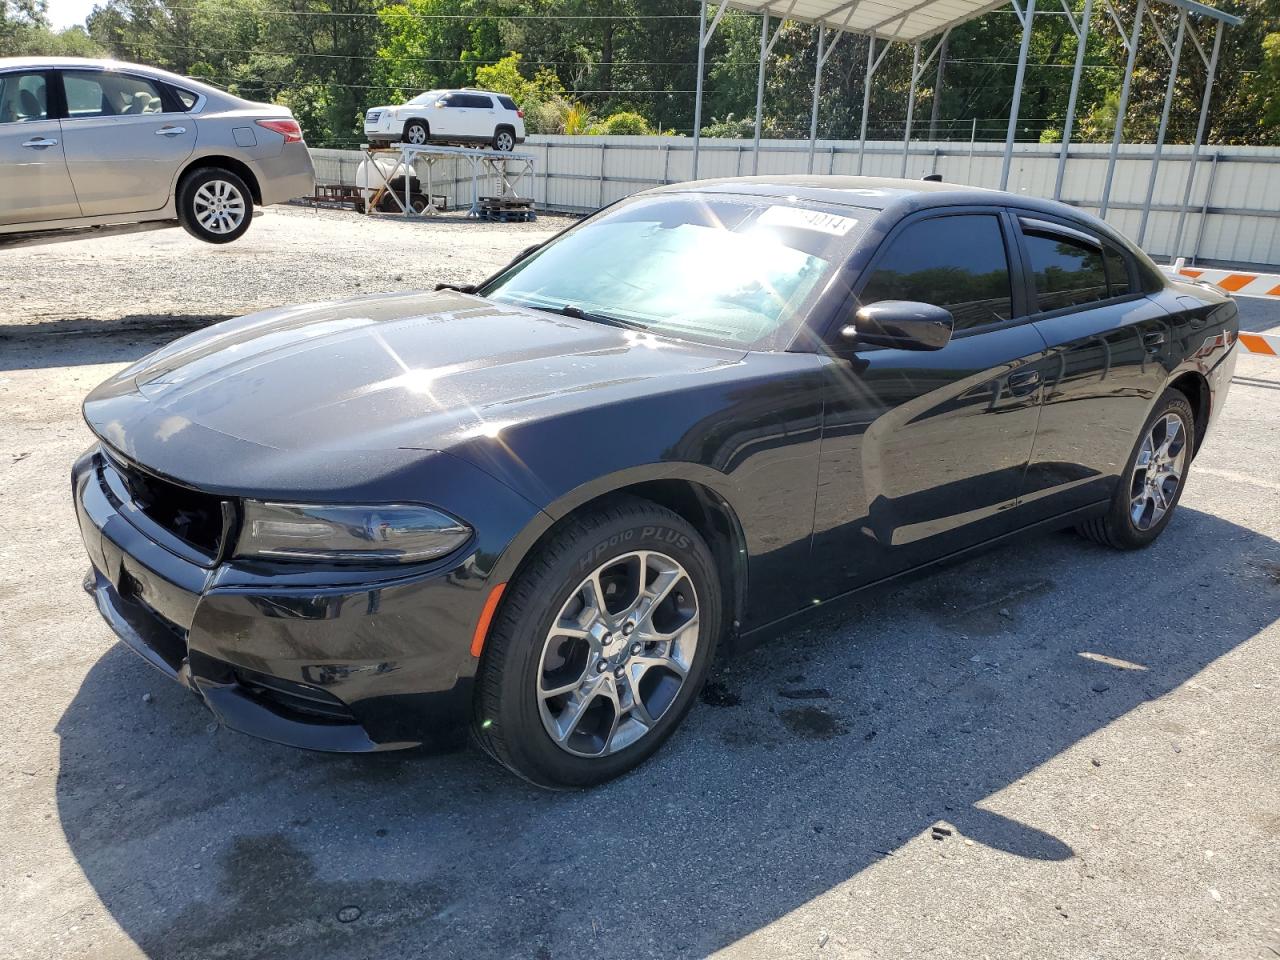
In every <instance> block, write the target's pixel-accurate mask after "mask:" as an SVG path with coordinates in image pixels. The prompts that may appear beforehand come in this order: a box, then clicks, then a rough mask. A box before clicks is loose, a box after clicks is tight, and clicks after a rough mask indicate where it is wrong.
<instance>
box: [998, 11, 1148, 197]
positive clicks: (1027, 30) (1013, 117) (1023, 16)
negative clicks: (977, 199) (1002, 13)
mask: <svg viewBox="0 0 1280 960" xmlns="http://www.w3.org/2000/svg"><path fill="white" fill-rule="evenodd" d="M1011 2H1012V3H1013V9H1014V11H1015V12H1016V13H1017V14H1018V19H1020V20H1021V21H1022V46H1021V47H1019V48H1018V72H1017V75H1016V76H1015V77H1014V79H1013V101H1012V102H1011V103H1010V104H1009V129H1008V131H1007V132H1006V133H1005V136H1004V162H1003V163H1002V164H1001V166H1000V189H1001V190H1004V189H1007V188H1008V186H1009V168H1010V167H1011V166H1012V165H1013V139H1014V136H1015V135H1016V134H1017V132H1018V110H1019V108H1020V107H1021V106H1022V81H1023V79H1024V78H1025V77H1026V74H1027V54H1028V52H1029V51H1030V49H1031V25H1032V20H1033V19H1034V18H1035V15H1036V0H1026V4H1025V7H1024V8H1023V9H1022V10H1018V2H1017V0H1011ZM1139 2H1140V3H1141V2H1142V0H1139Z"/></svg>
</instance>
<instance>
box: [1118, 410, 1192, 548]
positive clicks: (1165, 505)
mask: <svg viewBox="0 0 1280 960" xmlns="http://www.w3.org/2000/svg"><path fill="white" fill-rule="evenodd" d="M1186 459H1187V430H1186V425H1185V424H1184V423H1183V422H1182V418H1181V417H1179V416H1178V415H1177V414H1174V413H1166V414H1165V415H1164V416H1163V417H1161V418H1160V419H1159V420H1157V421H1156V422H1155V423H1154V424H1152V425H1151V429H1150V430H1149V431H1147V435H1146V437H1144V438H1143V441H1142V448H1141V449H1140V450H1139V451H1138V459H1137V460H1136V461H1135V462H1134V465H1133V476H1132V477H1131V478H1130V485H1129V517H1130V519H1132V521H1133V525H1134V527H1135V528H1136V529H1138V530H1150V529H1151V528H1152V527H1153V526H1155V525H1156V524H1157V523H1159V522H1160V520H1161V518H1163V517H1164V515H1165V514H1166V513H1168V512H1169V510H1170V508H1171V507H1172V505H1173V501H1174V498H1175V497H1176V496H1177V493H1178V487H1179V486H1180V485H1181V484H1182V476H1183V473H1184V471H1185V467H1186Z"/></svg>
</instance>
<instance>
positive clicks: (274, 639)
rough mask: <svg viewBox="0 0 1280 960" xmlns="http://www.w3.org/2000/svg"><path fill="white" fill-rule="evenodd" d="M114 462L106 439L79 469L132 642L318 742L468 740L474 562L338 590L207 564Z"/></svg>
mask: <svg viewBox="0 0 1280 960" xmlns="http://www.w3.org/2000/svg"><path fill="white" fill-rule="evenodd" d="M108 469H110V467H109V465H108V464H107V463H106V461H105V459H104V458H103V456H102V454H101V453H100V452H99V451H98V450H97V449H96V448H95V449H93V450H90V451H89V452H88V453H86V454H85V455H84V456H83V457H81V458H80V460H79V461H77V462H76V465H75V467H74V468H73V471H72V487H73V492H74V498H75V505H76V512H77V515H78V518H79V521H80V530H81V534H82V536H83V539H84V543H85V547H86V549H87V550H88V553H89V559H90V564H91V566H90V570H89V572H88V574H87V575H86V577H85V584H84V586H85V589H86V590H87V591H88V592H89V593H90V595H91V596H92V597H93V599H94V602H95V603H96V604H97V607H98V610H99V612H100V613H101V614H102V616H103V618H104V619H105V620H106V621H107V623H108V625H109V626H110V627H111V628H112V630H113V631H114V632H115V633H116V635H117V636H118V637H119V638H120V639H121V640H123V641H124V643H125V644H126V645H128V646H129V647H130V648H131V649H133V650H134V651H135V652H136V653H138V654H139V655H140V656H141V657H142V658H143V659H144V660H146V661H147V662H148V663H150V664H151V665H152V666H153V667H155V668H156V669H158V670H160V671H161V672H162V673H164V674H165V675H166V676H168V677H170V678H171V679H174V680H177V681H178V682H179V683H181V684H183V685H184V686H186V687H187V688H188V689H190V690H191V691H192V692H194V693H195V694H196V695H197V696H198V697H199V698H200V700H201V701H203V703H204V704H205V706H207V707H208V708H209V709H210V710H211V711H212V712H213V713H214V715H215V716H216V717H217V718H218V719H219V720H220V721H221V722H222V723H224V724H225V725H226V726H228V727H231V728H232V729H235V730H238V731H240V732H243V733H248V734H252V735H254V736H258V737H261V738H263V739H266V740H272V741H275V742H277V743H284V744H288V745H290V746H297V747H303V748H307V749H313V750H329V751H340V752H367V751H375V750H388V749H396V748H401V747H411V746H418V745H421V744H423V743H427V744H433V745H436V746H442V747H447V746H453V745H455V744H456V743H457V742H458V741H459V739H460V734H461V730H462V728H463V727H464V726H465V724H466V722H467V721H468V719H469V717H470V704H471V695H472V685H473V680H474V670H475V661H474V659H473V658H471V657H470V653H469V647H470V630H471V625H473V624H474V619H473V617H474V616H475V615H477V614H478V610H479V606H480V604H481V602H482V600H481V594H482V592H483V591H482V589H480V585H479V584H478V583H476V582H475V578H474V577H468V575H467V573H466V571H463V570H460V566H465V565H466V564H469V562H470V561H469V560H468V561H464V563H463V564H453V565H451V566H450V567H449V569H435V570H431V571H430V572H427V573H416V574H414V575H411V576H406V577H401V578H398V579H395V580H388V581H378V582H375V583H368V582H366V583H360V584H356V583H347V584H345V585H344V584H337V585H329V586H326V585H323V584H319V585H309V584H306V583H302V582H299V575H297V574H294V575H286V576H269V575H265V574H263V573H261V572H255V571H253V570H247V569H244V568H242V567H238V566H235V565H232V564H230V563H226V562H220V563H215V562H212V561H210V562H209V564H208V565H203V564H202V563H199V562H194V561H193V560H192V559H191V558H190V557H183V556H179V555H177V554H176V553H174V552H173V551H172V550H170V549H168V548H166V546H164V545H162V544H161V543H160V542H157V539H156V538H155V537H153V536H149V535H148V534H147V532H146V531H145V530H144V529H143V527H145V523H142V524H141V526H140V525H139V523H137V522H135V521H131V519H130V510H129V509H128V506H127V505H125V504H123V503H121V502H120V500H119V499H118V497H117V496H116V493H115V488H113V487H112V485H111V484H109V483H108V482H107V481H106V478H105V474H104V470H108ZM304 579H306V578H304ZM310 579H313V580H314V579H315V577H314V576H312V577H311V578H310ZM473 601H474V602H473ZM473 611H475V613H473Z"/></svg>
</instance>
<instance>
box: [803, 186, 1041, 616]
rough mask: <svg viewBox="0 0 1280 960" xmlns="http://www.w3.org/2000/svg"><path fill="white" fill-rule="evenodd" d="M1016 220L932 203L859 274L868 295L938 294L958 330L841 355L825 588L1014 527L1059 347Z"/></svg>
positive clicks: (830, 392) (821, 522) (819, 525)
mask: <svg viewBox="0 0 1280 960" xmlns="http://www.w3.org/2000/svg"><path fill="white" fill-rule="evenodd" d="M1012 230H1013V226H1012V223H1011V221H1010V218H1009V217H1008V216H1007V215H1006V214H1005V213H1004V212H1002V211H1000V210H998V209H991V208H963V209H948V210H946V211H945V212H938V211H927V212H925V213H922V214H918V215H916V216H915V217H913V218H908V219H906V220H904V222H903V223H901V224H899V225H898V226H897V227H895V228H894V231H893V232H891V233H890V234H889V235H888V236H887V238H886V239H885V241H884V242H883V243H882V245H881V247H880V250H879V251H878V252H877V254H876V255H875V256H874V258H873V259H872V260H871V261H870V262H869V263H868V267H867V269H866V270H864V271H863V274H862V277H861V278H860V280H859V281H858V282H857V283H855V286H854V293H855V294H856V301H857V303H872V302H875V301H877V300H914V301H923V302H925V303H932V304H936V305H938V306H941V307H945V308H947V309H948V310H950V311H951V313H952V315H953V317H954V318H955V322H956V329H955V333H954V335H953V338H952V340H951V342H950V343H949V344H948V345H947V346H946V347H944V348H943V349H941V350H937V351H915V350H898V349H885V348H877V347H868V348H866V349H856V348H855V353H854V355H853V356H852V357H851V358H849V359H847V360H836V361H833V362H832V363H831V364H830V365H829V367H828V377H829V379H828V386H827V391H826V395H825V413H824V421H823V439H822V456H821V465H820V469H819V489H818V508H817V515H816V517H815V528H814V554H815V560H816V562H815V563H814V565H813V567H814V570H815V573H816V576H818V577H819V578H820V579H821V580H822V581H823V582H822V586H821V588H820V589H821V592H820V593H819V594H818V595H819V596H829V595H832V594H836V593H841V592H844V591H845V590H850V589H854V588H856V587H858V586H861V585H863V584H866V583H869V582H872V581H875V580H879V579H881V578H883V577H886V576H889V575H891V574H894V573H897V572H900V571H902V570H905V569H907V568H909V567H912V566H916V565H918V564H921V563H924V562H927V561H929V560H933V559H936V558H937V557H940V556H944V555H946V554H949V553H952V552H955V551H957V550H961V549H964V548H966V547H969V546H973V545H975V544H977V543H980V542H982V541H984V540H988V539H991V538H992V537H996V536H999V535H1001V534H1003V533H1006V532H1008V531H1009V530H1010V529H1011V527H1012V524H1013V520H1012V515H1013V513H1014V510H1015V508H1016V505H1017V498H1018V493H1019V490H1020V489H1021V484H1022V479H1023V474H1024V472H1025V470H1026V466H1027V461H1028V459H1029V457H1030V455H1031V449H1032V443H1033V440H1034V437H1035V431H1036V422H1037V419H1038V416H1039V402H1040V373H1039V371H1038V369H1037V367H1036V364H1037V363H1038V362H1039V361H1041V360H1043V358H1044V353H1045V344H1044V341H1043V339H1041V337H1040V335H1039V333H1037V332H1036V330H1035V328H1034V327H1033V326H1032V325H1031V324H1030V323H1029V322H1026V320H1025V316H1024V314H1025V303H1024V300H1025V296H1024V292H1023V291H1024V287H1023V283H1022V278H1021V276H1020V273H1019V271H1018V263H1019V261H1018V258H1017V252H1016V251H1017V248H1016V246H1015V245H1014V244H1015V240H1014V238H1013V237H1012ZM856 305H857V304H856V303H855V304H851V307H850V309H853V308H854V307H856Z"/></svg>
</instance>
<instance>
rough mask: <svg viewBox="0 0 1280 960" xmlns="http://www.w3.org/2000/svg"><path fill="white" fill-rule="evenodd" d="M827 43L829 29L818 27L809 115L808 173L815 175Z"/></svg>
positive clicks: (822, 25) (821, 25) (824, 26)
mask: <svg viewBox="0 0 1280 960" xmlns="http://www.w3.org/2000/svg"><path fill="white" fill-rule="evenodd" d="M826 42H827V28H826V25H825V24H819V25H818V65H817V68H816V69H815V70H814V73H813V110H812V111H811V112H810V114H809V167H808V172H809V173H813V151H814V148H815V147H816V146H817V145H818V98H819V97H820V96H821V95H822V68H823V67H824V66H825V65H826V62H827V58H826V57H824V56H823V55H822V54H823V49H824V47H825V45H826Z"/></svg>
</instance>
